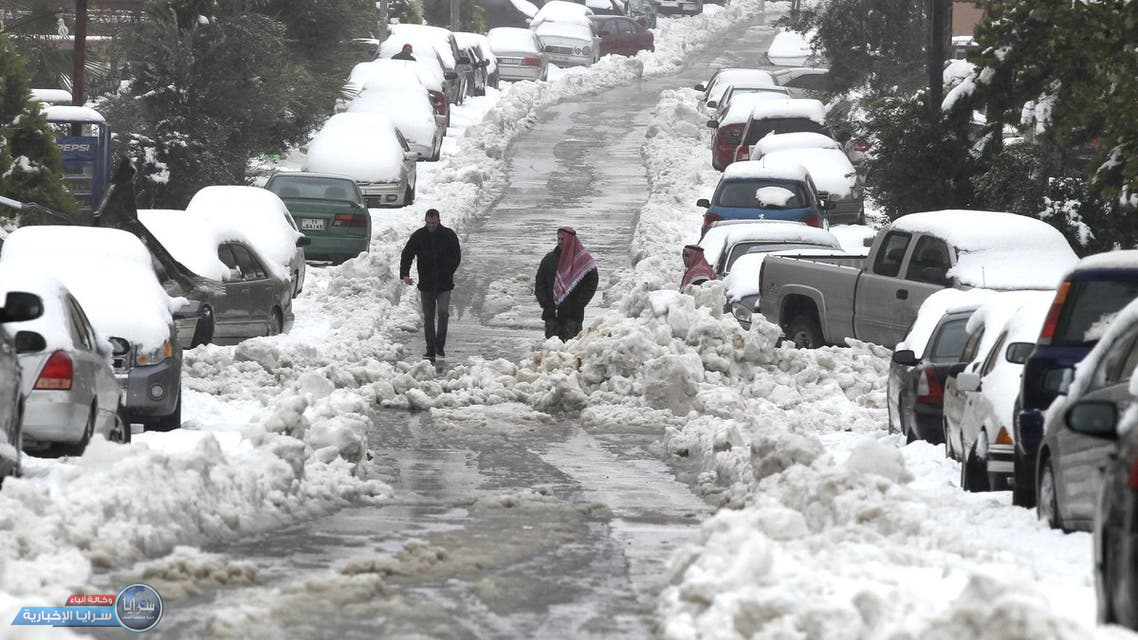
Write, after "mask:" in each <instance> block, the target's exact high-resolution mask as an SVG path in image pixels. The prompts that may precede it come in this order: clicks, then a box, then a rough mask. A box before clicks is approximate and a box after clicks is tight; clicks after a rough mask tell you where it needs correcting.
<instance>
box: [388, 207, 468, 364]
mask: <svg viewBox="0 0 1138 640" xmlns="http://www.w3.org/2000/svg"><path fill="white" fill-rule="evenodd" d="M424 222H425V224H424V225H423V226H422V227H421V228H419V229H416V230H415V232H414V233H412V234H411V237H410V238H408V239H407V244H406V245H404V246H403V254H402V255H401V256H400V259H399V277H400V278H401V279H402V280H403V283H404V284H406V285H408V286H410V285H413V284H415V281H414V280H412V279H411V261H412V260H416V261H417V265H416V266H417V268H418V270H419V298H420V302H421V304H422V306H423V335H424V337H425V338H426V340H427V352H426V353H425V354H423V357H424V358H426V359H428V360H430V361H431V362H434V361H435V357H439V358H445V357H446V342H447V321H448V320H449V319H450V292H451V291H452V290H453V289H454V272H455V271H457V270H458V265H459V263H460V262H462V250H461V248H460V247H459V243H458V234H456V233H455V232H454V230H452V229H449V228H447V227H444V226H443V225H442V224H441V223H440V222H439V211H438V209H427V215H426V217H425V218H424ZM436 312H437V315H438V325H437V326H436V324H435V316H436Z"/></svg>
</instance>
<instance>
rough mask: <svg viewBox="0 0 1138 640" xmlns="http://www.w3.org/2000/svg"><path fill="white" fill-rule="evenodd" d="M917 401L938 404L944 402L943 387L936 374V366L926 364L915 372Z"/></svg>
mask: <svg viewBox="0 0 1138 640" xmlns="http://www.w3.org/2000/svg"><path fill="white" fill-rule="evenodd" d="M916 385H917V388H916V392H917V402H919V403H920V404H930V405H934V406H939V405H942V404H944V387H943V386H942V385H941V382H940V378H939V377H937V375H936V367H934V366H931V365H926V366H924V367H921V370H920V371H919V372H918V373H917V381H916Z"/></svg>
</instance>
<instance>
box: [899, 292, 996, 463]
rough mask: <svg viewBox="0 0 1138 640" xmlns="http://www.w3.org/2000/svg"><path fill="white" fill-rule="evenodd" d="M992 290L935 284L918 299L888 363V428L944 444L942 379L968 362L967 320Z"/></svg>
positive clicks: (908, 437)
mask: <svg viewBox="0 0 1138 640" xmlns="http://www.w3.org/2000/svg"><path fill="white" fill-rule="evenodd" d="M993 294H994V292H993V291H992V290H990V289H941V290H940V291H937V292H936V293H934V294H932V295H931V296H929V297H928V298H927V299H926V300H925V301H924V303H923V304H921V308H920V310H919V311H918V312H917V317H916V318H915V319H914V320H913V324H912V326H910V327H909V332H908V333H907V334H906V335H905V338H904V339H903V340H901V342H898V343H897V346H896V347H895V348H894V349H893V357H892V361H891V362H890V364H889V378H888V381H887V382H886V400H887V403H888V408H889V432H890V433H900V434H901V435H903V436H905V442H906V443H910V442H915V441H917V440H924V441H925V442H930V443H932V444H942V443H944V382H945V380H947V379H948V377H949V376H953V375H956V374H957V373H959V372H960V371H962V370H963V369H964V367H965V366H967V365H968V363H967V362H964V361H962V360H961V357H962V356H963V354H964V344H965V342H966V341H967V340H968V332H967V331H966V330H965V328H966V327H967V325H968V319H969V318H971V317H972V313H973V312H974V311H976V309H978V308H979V307H980V305H981V304H983V303H984V302H985V301H986V300H987V298H988V297H989V296H991V295H993Z"/></svg>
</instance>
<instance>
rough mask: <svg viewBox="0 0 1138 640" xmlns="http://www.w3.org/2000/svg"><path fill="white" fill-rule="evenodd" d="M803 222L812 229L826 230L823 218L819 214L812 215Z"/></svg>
mask: <svg viewBox="0 0 1138 640" xmlns="http://www.w3.org/2000/svg"><path fill="white" fill-rule="evenodd" d="M802 222H804V223H806V224H807V225H809V226H811V227H818V228H819V229H825V228H826V225H825V221H824V220H822V216H820V215H818V214H817V213H811V214H810V215H808V216H806V217H805V218H803V219H802Z"/></svg>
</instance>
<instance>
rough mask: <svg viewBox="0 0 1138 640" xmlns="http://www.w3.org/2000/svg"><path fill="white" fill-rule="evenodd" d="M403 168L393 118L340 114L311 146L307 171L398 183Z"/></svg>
mask: <svg viewBox="0 0 1138 640" xmlns="http://www.w3.org/2000/svg"><path fill="white" fill-rule="evenodd" d="M402 165H403V147H402V146H401V145H400V144H399V140H398V139H397V138H396V137H395V125H394V124H392V122H391V119H390V118H388V117H387V116H385V115H382V114H378V113H338V114H336V115H334V116H332V117H331V118H328V121H327V122H325V123H324V127H323V128H321V129H320V131H319V132H318V133H317V134H316V137H314V138H313V139H312V142H310V143H309V144H308V154H307V156H306V157H305V160H304V166H303V170H304V171H316V172H320V173H338V174H343V175H347V176H351V177H352V179H353V180H355V181H357V182H396V181H398V180H399V172H400V169H401V167H402ZM282 206H283V205H282Z"/></svg>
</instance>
